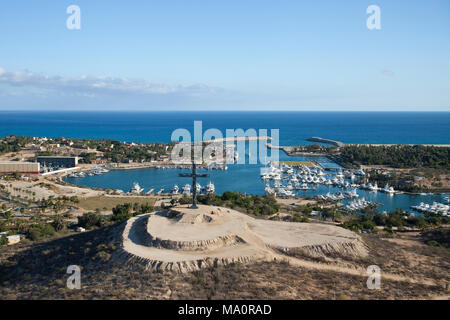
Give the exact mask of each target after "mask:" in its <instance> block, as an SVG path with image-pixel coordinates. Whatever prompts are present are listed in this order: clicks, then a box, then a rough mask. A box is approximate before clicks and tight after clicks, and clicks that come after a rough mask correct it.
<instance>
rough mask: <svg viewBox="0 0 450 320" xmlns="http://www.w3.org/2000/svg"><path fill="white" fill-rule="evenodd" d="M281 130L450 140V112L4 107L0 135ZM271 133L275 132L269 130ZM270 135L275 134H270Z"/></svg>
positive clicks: (293, 135)
mask: <svg viewBox="0 0 450 320" xmlns="http://www.w3.org/2000/svg"><path fill="white" fill-rule="evenodd" d="M195 120H201V121H202V122H203V131H205V130H206V129H209V128H217V129H219V130H221V131H222V132H223V133H224V135H225V129H238V128H242V129H244V130H247V129H250V128H254V129H269V130H270V129H279V130H280V145H296V144H297V143H299V144H303V143H306V142H305V139H307V138H309V137H313V136H318V137H322V138H328V139H334V140H338V141H342V142H345V143H387V144H391V143H393V144H395V143H404V144H450V112H48V111H42V112H36V111H21V112H11V111H0V136H4V135H11V134H16V135H26V136H47V137H66V138H91V139H102V138H110V139H115V140H119V141H127V142H168V141H170V138H171V134H172V132H173V130H175V129H177V128H185V129H188V130H189V131H191V132H192V131H193V125H194V121H195ZM269 132H270V131H269ZM269 134H270V133H269Z"/></svg>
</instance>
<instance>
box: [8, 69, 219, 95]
mask: <svg viewBox="0 0 450 320" xmlns="http://www.w3.org/2000/svg"><path fill="white" fill-rule="evenodd" d="M0 84H4V85H8V86H12V87H16V88H19V87H20V88H24V89H27V90H36V89H42V90H44V91H47V92H48V91H55V92H59V93H64V94H65V95H67V94H73V95H76V96H78V95H83V96H90V97H95V96H104V95H114V94H122V93H127V94H138V95H162V96H164V95H177V96H188V97H202V96H211V95H214V94H216V93H219V92H220V91H222V90H221V89H219V88H214V87H209V86H206V85H202V84H195V85H187V86H186V85H166V84H157V83H153V82H150V81H147V80H143V79H129V78H112V77H93V76H86V75H83V76H80V77H75V78H73V77H72V78H70V77H62V76H49V75H45V74H38V73H33V72H30V71H26V70H25V71H7V70H5V69H4V68H2V67H0Z"/></svg>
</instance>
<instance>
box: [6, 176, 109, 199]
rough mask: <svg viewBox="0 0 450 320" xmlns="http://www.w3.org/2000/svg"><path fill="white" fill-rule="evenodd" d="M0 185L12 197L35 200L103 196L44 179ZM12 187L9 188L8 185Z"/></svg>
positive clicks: (92, 191) (8, 182) (9, 182)
mask: <svg viewBox="0 0 450 320" xmlns="http://www.w3.org/2000/svg"><path fill="white" fill-rule="evenodd" d="M40 183H43V184H46V185H47V186H48V187H46V186H44V185H39V184H40ZM0 184H3V185H5V186H6V188H7V190H8V191H11V192H12V195H13V196H28V197H29V198H30V197H31V198H33V197H35V198H36V200H40V199H46V198H48V197H50V196H53V197H60V196H68V197H73V196H77V197H94V196H99V195H103V194H104V192H103V191H96V190H92V189H85V188H78V187H74V186H63V185H59V184H56V183H54V182H52V181H49V180H45V179H39V181H36V182H27V181H7V182H5V181H1V182H0ZM10 184H11V185H12V187H9V185H10ZM14 188H20V189H21V190H19V191H16V190H14ZM24 190H28V191H30V192H31V193H33V192H34V193H35V195H34V196H33V195H32V194H31V195H30V194H29V193H27V192H25V191H24Z"/></svg>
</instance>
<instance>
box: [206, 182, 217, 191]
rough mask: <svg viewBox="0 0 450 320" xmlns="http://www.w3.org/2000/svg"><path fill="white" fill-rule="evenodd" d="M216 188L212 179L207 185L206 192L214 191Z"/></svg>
mask: <svg viewBox="0 0 450 320" xmlns="http://www.w3.org/2000/svg"><path fill="white" fill-rule="evenodd" d="M215 190H216V188H215V186H214V183H212V182H211V181H210V182H209V183H208V184H207V185H206V189H205V191H206V193H214V192H215Z"/></svg>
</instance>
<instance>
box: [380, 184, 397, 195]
mask: <svg viewBox="0 0 450 320" xmlns="http://www.w3.org/2000/svg"><path fill="white" fill-rule="evenodd" d="M382 191H383V192H386V193H389V194H393V193H395V190H394V188H393V187H389V185H388V184H386V185H385V186H384V188H383V189H382Z"/></svg>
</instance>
